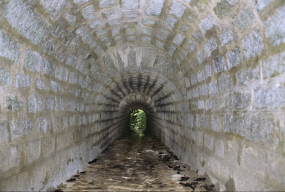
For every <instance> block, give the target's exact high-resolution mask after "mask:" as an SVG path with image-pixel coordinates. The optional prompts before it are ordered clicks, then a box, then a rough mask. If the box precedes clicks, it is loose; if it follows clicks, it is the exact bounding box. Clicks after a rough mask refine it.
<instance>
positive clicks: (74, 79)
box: [69, 72, 77, 84]
mask: <svg viewBox="0 0 285 192" xmlns="http://www.w3.org/2000/svg"><path fill="white" fill-rule="evenodd" d="M69 83H70V84H77V74H76V73H73V72H71V73H70V75H69Z"/></svg>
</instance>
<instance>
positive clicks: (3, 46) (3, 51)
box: [0, 31, 20, 62]
mask: <svg viewBox="0 0 285 192" xmlns="http://www.w3.org/2000/svg"><path fill="white" fill-rule="evenodd" d="M0 56H1V57H5V58H7V59H11V60H12V61H15V62H17V61H18V59H19V56H20V46H19V44H18V43H16V42H13V41H11V39H10V37H9V36H8V35H7V34H5V33H3V32H2V31H0Z"/></svg>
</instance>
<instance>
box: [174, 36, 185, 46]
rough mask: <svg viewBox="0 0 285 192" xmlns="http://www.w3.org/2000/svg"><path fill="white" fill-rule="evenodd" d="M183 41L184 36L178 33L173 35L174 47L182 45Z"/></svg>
mask: <svg viewBox="0 0 285 192" xmlns="http://www.w3.org/2000/svg"><path fill="white" fill-rule="evenodd" d="M184 39H185V36H184V35H182V34H180V33H178V34H176V35H175V37H174V39H173V43H175V44H176V45H181V44H182V43H183V41H184Z"/></svg>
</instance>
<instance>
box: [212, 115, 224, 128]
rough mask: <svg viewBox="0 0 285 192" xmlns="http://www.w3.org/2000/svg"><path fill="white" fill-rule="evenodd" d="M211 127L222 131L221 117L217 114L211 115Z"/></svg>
mask: <svg viewBox="0 0 285 192" xmlns="http://www.w3.org/2000/svg"><path fill="white" fill-rule="evenodd" d="M211 127H212V130H213V131H216V132H221V131H222V125H221V119H220V118H219V117H217V116H211Z"/></svg>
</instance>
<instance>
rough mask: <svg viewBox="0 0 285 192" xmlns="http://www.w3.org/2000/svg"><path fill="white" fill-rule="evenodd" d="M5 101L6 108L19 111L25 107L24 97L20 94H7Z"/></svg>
mask: <svg viewBox="0 0 285 192" xmlns="http://www.w3.org/2000/svg"><path fill="white" fill-rule="evenodd" d="M4 102H5V103H4V106H5V109H7V110H10V111H15V112H19V111H21V110H22V109H23V99H22V98H20V97H18V96H14V95H6V96H5V101H4Z"/></svg>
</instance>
